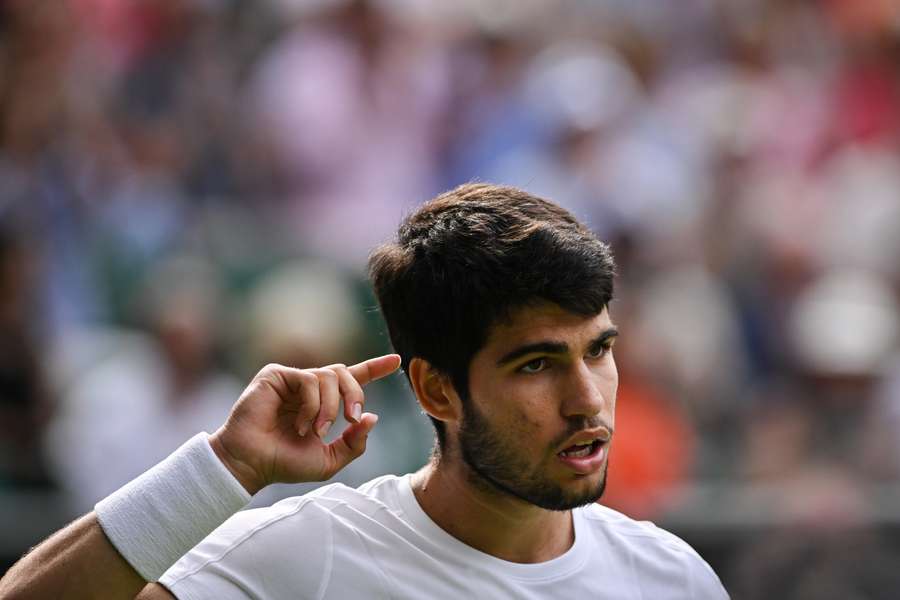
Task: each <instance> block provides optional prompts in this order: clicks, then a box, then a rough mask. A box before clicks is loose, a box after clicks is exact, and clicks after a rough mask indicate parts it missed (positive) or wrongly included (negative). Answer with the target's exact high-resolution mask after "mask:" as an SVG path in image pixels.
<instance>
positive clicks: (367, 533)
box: [160, 475, 728, 600]
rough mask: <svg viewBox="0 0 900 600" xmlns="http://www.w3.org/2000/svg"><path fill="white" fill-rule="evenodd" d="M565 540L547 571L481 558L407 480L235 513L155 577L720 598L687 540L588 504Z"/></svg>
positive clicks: (260, 590) (193, 594) (352, 591)
mask: <svg viewBox="0 0 900 600" xmlns="http://www.w3.org/2000/svg"><path fill="white" fill-rule="evenodd" d="M572 514H573V518H574V525H575V543H574V544H573V545H572V547H571V548H570V549H569V550H568V551H567V552H566V553H565V554H563V555H561V556H559V557H557V558H554V559H553V560H549V561H547V562H542V563H536V564H521V563H513V562H508V561H505V560H501V559H499V558H496V557H494V556H491V555H489V554H485V553H483V552H480V551H478V550H476V549H474V548H472V547H470V546H467V545H466V544H464V543H463V542H461V541H459V540H457V539H456V538H454V537H453V536H451V535H450V534H448V533H447V532H445V531H444V530H443V529H441V528H440V527H439V526H438V525H437V524H436V523H435V522H434V521H432V520H431V518H429V517H428V515H427V514H426V513H425V512H424V511H423V510H422V508H421V507H420V506H419V503H418V501H417V500H416V498H415V496H414V495H413V491H412V487H411V486H410V476H409V475H406V476H403V477H396V476H393V475H386V476H383V477H379V478H377V479H374V480H372V481H370V482H368V483H366V484H364V485H362V486H360V487H359V488H357V489H352V488H348V487H346V486H344V485H342V484H333V485H328V486H325V487H322V488H320V489H318V490H316V491H314V492H312V493H309V494H306V495H305V496H299V497H296V498H289V499H287V500H283V501H281V502H279V503H277V504H275V505H273V506H271V507H269V508H262V509H255V510H247V511H243V512H240V513H238V514H236V515H234V516H233V517H232V518H231V519H229V520H228V521H226V522H225V523H224V524H223V525H222V526H221V527H219V528H218V529H216V530H215V531H214V532H213V533H212V534H211V535H210V536H209V537H207V538H206V539H205V540H204V541H203V542H201V543H200V544H199V545H197V546H196V547H195V548H194V549H193V550H191V551H190V552H189V553H188V554H187V555H185V556H184V557H182V558H181V560H179V561H178V562H177V563H176V564H175V565H174V566H173V567H172V568H170V569H169V570H168V571H167V572H166V573H165V574H164V575H163V577H162V578H161V579H160V583H162V584H163V585H165V586H166V587H167V588H168V589H169V590H170V591H171V592H172V593H173V594H174V595H175V596H176V597H178V598H179V599H180V600H186V599H187V600H191V599H198V600H199V599H201V598H202V599H208V598H216V599H222V600H224V599H228V598H260V599H280V598H285V599H300V598H302V599H316V600H320V599H322V600H324V599H327V600H348V599H356V598H366V599H368V598H384V599H387V598H392V599H401V598H416V599H421V598H428V599H436V598H454V599H458V598H471V599H479V600H480V599H483V598H503V599H508V598H524V599H531V598H541V599H546V598H592V599H593V598H610V599H616V600H630V599H634V600H638V599H648V598H652V599H653V600H666V599H684V600H688V599H692V600H693V599H696V600H711V599H712V600H718V599H723V598H724V599H727V598H728V595H727V594H726V592H725V590H724V588H723V587H722V584H721V583H720V582H719V579H718V577H716V575H715V573H713V571H712V569H711V568H710V567H709V565H708V564H706V562H705V561H704V560H703V559H702V558H700V556H699V555H698V554H697V553H696V552H695V551H694V550H693V549H692V548H691V547H690V546H688V545H687V544H686V543H685V542H683V541H682V540H680V539H679V538H677V537H675V536H674V535H672V534H670V533H668V532H666V531H663V530H662V529H659V528H657V527H655V526H654V525H652V524H650V523H646V522H637V521H633V520H631V519H629V518H628V517H625V516H624V515H622V514H620V513H617V512H615V511H613V510H610V509H608V508H605V507H602V506H599V505H596V504H594V505H590V506H588V507H585V508H580V509H576V510H574V511H572Z"/></svg>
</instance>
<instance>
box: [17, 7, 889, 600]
mask: <svg viewBox="0 0 900 600" xmlns="http://www.w3.org/2000/svg"><path fill="white" fill-rule="evenodd" d="M898 150H900V2H896V1H894V0H882V1H878V2H874V1H873V2H858V1H855V0H679V1H678V2H665V1H661V0H658V1H654V0H569V1H565V0H519V1H516V2H513V1H502V0H482V1H476V0H468V1H464V2H452V3H449V2H439V1H437V0H382V1H378V0H369V1H363V0H315V1H313V0H264V1H259V2H244V1H241V0H135V1H129V2H117V1H115V0H47V1H42V2H31V1H29V0H2V1H0V332H2V334H0V494H3V493H4V492H9V493H15V492H18V491H21V490H53V491H54V493H58V494H60V495H61V496H62V497H63V498H65V499H66V500H65V501H66V506H67V509H66V510H68V511H70V512H69V514H71V515H74V514H77V513H78V512H80V511H84V510H88V509H90V507H91V504H92V503H93V501H95V500H97V499H98V498H99V497H102V496H103V495H105V494H106V493H109V492H110V491H112V490H113V489H115V488H116V487H118V486H119V485H121V484H122V483H124V482H125V481H127V480H128V479H130V478H131V477H133V476H135V475H136V474H138V473H140V472H141V471H143V470H144V469H145V468H147V467H148V466H150V465H152V464H154V463H155V462H156V461H158V460H159V459H161V458H162V457H164V456H165V455H166V454H168V453H169V452H170V451H171V450H173V449H174V448H175V447H177V446H178V445H179V444H180V443H181V442H182V441H183V440H185V439H187V438H188V437H190V435H191V434H193V433H194V432H196V431H198V430H207V431H211V430H212V429H214V428H215V427H217V426H218V424H219V423H221V422H222V420H223V419H224V417H225V415H227V413H228V410H229V407H230V406H231V404H232V403H233V401H234V400H235V399H236V398H237V396H238V395H239V394H240V391H241V387H242V385H243V382H245V381H246V380H247V379H248V377H249V376H251V375H252V374H253V373H254V372H255V371H256V370H257V369H258V368H259V367H260V366H261V365H263V364H264V363H266V362H270V361H278V362H286V363H289V364H293V365H295V366H300V367H304V366H314V365H320V364H328V363H333V362H345V363H351V362H353V361H356V360H359V359H362V358H365V357H367V356H368V355H370V354H372V353H374V352H380V351H382V350H385V349H387V341H386V338H385V333H384V331H383V328H382V325H381V323H380V320H379V316H378V315H377V311H376V310H375V302H374V299H373V298H372V295H371V292H370V291H369V290H368V287H367V285H366V282H365V272H364V269H365V258H366V256H367V253H368V251H369V250H370V249H371V248H372V247H373V246H375V245H376V244H377V243H378V242H379V241H382V240H385V239H387V238H389V237H390V236H391V234H392V232H393V231H394V230H395V228H396V226H397V224H398V223H399V221H400V220H401V218H402V217H403V215H404V214H406V212H407V211H408V210H409V209H410V208H411V207H413V206H415V205H416V204H418V203H420V202H422V201H424V200H425V199H427V198H429V197H431V196H433V195H434V194H436V193H438V192H440V191H443V190H445V189H447V188H449V187H452V186H454V185H457V184H459V183H463V182H467V181H472V180H481V181H490V182H498V183H506V184H512V185H517V186H520V187H523V188H525V189H527V190H529V191H531V192H534V193H537V194H540V195H544V196H546V197H549V198H552V199H554V200H556V201H557V202H559V203H560V204H562V205H564V206H566V207H567V208H569V209H570V210H572V211H573V212H574V213H575V214H576V215H578V216H579V217H580V218H582V219H583V220H585V221H586V222H587V223H588V224H589V225H590V226H591V227H592V228H593V229H594V230H595V231H597V232H598V234H599V235H600V236H601V237H602V238H603V239H605V240H607V241H608V242H609V243H610V244H611V245H612V247H613V250H614V253H615V255H616V258H617V262H618V270H619V280H618V284H617V285H618V287H617V298H616V300H615V301H614V304H613V306H612V316H613V318H614V320H615V321H616V322H617V324H618V325H619V327H620V329H621V331H622V332H623V335H622V339H621V340H620V343H618V344H617V346H616V360H617V363H618V365H619V369H620V373H621V387H620V392H619V403H618V408H617V411H618V415H617V441H616V447H615V450H614V454H613V459H612V467H611V470H610V485H609V488H608V492H607V497H606V499H605V502H606V503H608V504H610V505H611V506H614V507H616V508H619V509H620V510H623V511H625V512H627V513H629V514H631V515H633V516H635V517H639V518H651V519H654V520H657V521H660V522H662V523H666V522H667V519H668V520H669V521H670V522H671V523H674V524H676V525H677V524H678V523H679V522H680V523H692V524H693V529H691V530H690V531H691V532H692V535H695V536H696V540H699V541H695V540H694V539H692V541H695V545H698V546H702V545H703V539H704V538H703V536H704V535H708V536H709V539H713V537H714V536H715V535H716V534H717V532H716V531H713V529H714V527H713V525H714V524H715V523H719V527H722V526H723V525H721V524H722V523H726V524H730V525H728V526H729V527H730V529H727V532H726V533H727V534H728V540H729V543H727V544H725V545H722V546H721V547H722V548H725V547H727V551H725V550H722V552H723V553H722V554H721V556H719V555H716V554H715V552H718V550H716V551H715V552H714V555H712V556H707V559H708V560H709V561H710V562H711V563H712V564H713V565H714V566H716V568H717V569H718V570H719V572H720V574H721V575H722V578H723V581H724V582H725V584H726V587H728V588H729V589H730V590H732V592H733V594H734V595H735V597H736V598H769V597H779V598H817V599H828V598H881V597H885V598H887V597H892V596H891V593H893V592H895V591H896V590H897V589H900V581H898V577H900V574H898V573H896V568H893V567H892V564H896V554H895V553H896V550H897V544H896V539H895V538H896V536H893V537H892V536H891V535H889V532H890V526H891V525H897V524H900V508H897V507H900V503H893V502H892V501H891V500H892V499H893V500H896V499H897V496H896V494H895V495H894V496H892V495H891V490H893V489H895V488H896V487H897V484H898V483H900V310H898V308H900V153H898ZM404 385H405V384H404V382H403V380H402V379H401V378H399V377H394V378H392V380H390V381H388V382H387V383H386V384H384V385H381V386H377V387H376V388H375V389H374V391H373V399H372V400H371V407H372V409H373V410H374V411H375V412H380V413H381V414H382V415H383V417H384V418H383V419H382V420H381V421H380V423H379V425H378V428H377V429H376V432H378V435H377V437H376V438H375V441H374V443H370V444H369V447H370V450H369V452H367V454H366V456H365V457H364V458H363V459H362V460H361V461H360V462H359V464H358V465H355V466H354V467H353V468H351V469H349V470H348V472H347V473H344V474H343V477H344V480H345V481H347V482H348V483H360V482H362V481H364V480H366V479H368V478H369V477H371V476H373V475H375V474H378V473H382V472H387V471H393V472H403V471H408V470H411V469H415V468H416V467H417V466H418V465H419V464H421V463H422V462H423V461H424V460H425V458H426V457H427V453H428V450H429V447H430V432H429V430H428V427H429V426H428V424H427V422H426V421H425V420H424V419H423V418H422V416H421V415H420V414H419V412H418V410H417V408H416V405H415V402H414V401H413V400H412V398H411V396H410V395H409V392H408V390H407V389H406V388H405V387H404ZM294 492H296V489H293V488H292V489H284V490H282V489H276V490H274V491H271V492H270V493H269V496H267V497H266V498H264V499H263V500H260V501H270V500H271V499H272V498H274V497H276V496H278V495H279V494H287V493H294ZM704 499H705V500H704ZM885 499H886V500H885ZM698 507H703V510H702V511H699V512H698ZM679 519H680V520H679ZM704 523H706V527H704ZM718 533H719V534H721V531H719V532H718ZM37 541H38V540H32V542H31V543H35V542H37ZM709 547H710V548H713V547H714V546H713V545H710V546H709ZM719 547H720V546H715V548H719ZM21 550H24V548H22V549H21ZM890 557H893V559H891V558H890ZM13 558H14V557H13ZM892 590H893V592H892Z"/></svg>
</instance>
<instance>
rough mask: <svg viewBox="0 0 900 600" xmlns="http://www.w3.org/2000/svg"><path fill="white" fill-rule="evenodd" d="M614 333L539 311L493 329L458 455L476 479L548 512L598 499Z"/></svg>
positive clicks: (477, 365)
mask: <svg viewBox="0 0 900 600" xmlns="http://www.w3.org/2000/svg"><path fill="white" fill-rule="evenodd" d="M615 335H616V330H615V328H614V327H613V324H612V322H611V321H610V318H609V313H608V311H607V310H606V309H604V310H603V312H601V313H600V314H598V315H596V316H593V317H584V316H581V315H577V314H574V313H570V312H567V311H565V310H563V309H561V308H560V307H559V306H557V305H555V304H549V303H545V304H540V305H538V306H534V307H527V308H523V309H520V310H519V311H517V312H515V313H514V314H513V316H512V319H511V320H510V321H509V322H507V323H501V324H498V325H496V326H494V328H493V329H492V330H491V332H490V335H489V337H488V340H487V343H486V344H485V346H484V347H483V348H482V349H481V350H480V351H479V352H478V353H477V354H476V355H475V357H474V358H473V359H472V363H471V365H470V368H469V401H468V402H467V403H466V404H465V412H464V415H463V418H462V420H461V422H460V425H459V429H458V433H457V440H458V448H459V450H460V454H461V456H462V458H463V460H464V461H465V463H466V464H467V466H468V467H469V468H470V470H471V472H472V475H473V476H474V477H475V478H476V479H480V480H483V481H487V482H488V483H490V484H491V485H492V486H493V487H494V488H496V489H499V490H502V491H503V492H505V493H507V494H510V495H512V496H514V497H516V498H519V499H521V500H524V501H526V502H529V503H531V504H534V505H537V506H540V507H542V508H546V509H550V510H567V509H570V508H574V507H576V506H581V505H584V504H588V503H590V502H593V501H594V500H596V499H597V498H599V497H600V496H601V495H602V493H603V488H604V486H605V484H606V465H607V457H608V451H609V442H610V439H611V437H612V431H613V424H614V411H615V402H616V387H617V385H618V373H617V371H616V365H615V362H614V360H613V356H612V352H611V347H612V342H613V340H614V338H615Z"/></svg>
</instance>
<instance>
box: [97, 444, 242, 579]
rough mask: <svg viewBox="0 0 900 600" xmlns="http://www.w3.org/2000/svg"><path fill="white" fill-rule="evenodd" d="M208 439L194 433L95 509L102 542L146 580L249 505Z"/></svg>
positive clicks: (154, 576)
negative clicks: (105, 539)
mask: <svg viewBox="0 0 900 600" xmlns="http://www.w3.org/2000/svg"><path fill="white" fill-rule="evenodd" d="M209 437H210V436H209V435H208V434H206V433H198V434H197V435H195V436H194V437H192V438H191V439H190V440H188V441H187V442H185V443H184V444H182V446H181V447H180V448H178V450H176V451H175V452H173V453H172V454H170V455H169V456H168V458H166V459H165V460H163V461H162V462H160V463H159V464H157V465H156V466H155V467H153V468H151V469H150V470H148V471H145V472H144V473H143V474H142V475H140V476H139V477H138V478H136V479H134V480H132V481H131V482H129V483H128V484H126V485H125V486H123V487H121V488H119V489H118V490H116V491H115V492H113V493H112V494H110V495H109V496H107V497H106V498H104V499H103V500H101V501H100V502H98V503H97V505H96V506H95V507H94V510H95V511H96V514H97V521H98V522H99V523H100V527H102V528H103V532H104V533H105V534H106V537H107V538H108V539H109V541H110V542H111V543H112V545H113V546H115V548H116V549H117V550H118V552H119V554H121V555H122V556H123V557H124V558H125V560H127V561H128V563H129V564H131V566H132V567H134V569H135V570H136V571H137V572H138V573H140V574H141V576H142V577H143V578H144V579H145V580H147V581H156V580H157V579H158V578H159V577H160V576H162V574H163V573H164V572H165V571H166V569H168V568H169V567H171V566H172V565H173V564H174V563H175V562H176V561H177V560H178V559H179V558H180V557H181V556H183V555H184V554H185V553H187V552H188V551H189V550H190V549H191V548H193V547H194V546H195V545H197V544H198V543H200V541H202V540H203V538H205V537H206V536H207V535H209V534H210V533H211V532H212V531H213V530H214V529H215V528H216V527H218V526H219V525H221V524H222V523H224V522H225V521H226V520H227V519H228V518H229V517H231V516H232V515H233V514H234V513H236V512H237V511H239V510H241V509H242V508H243V507H245V506H246V505H247V503H248V502H249V501H250V494H248V493H247V490H246V489H245V488H244V487H243V485H242V484H241V483H240V481H238V480H237V479H236V478H235V476H234V475H233V474H232V473H231V471H230V470H229V469H228V468H227V467H226V466H225V464H224V463H223V462H222V461H221V460H220V459H219V457H218V456H217V455H216V453H215V452H214V451H213V449H212V446H211V444H210V443H209Z"/></svg>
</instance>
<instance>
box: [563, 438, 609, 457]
mask: <svg viewBox="0 0 900 600" xmlns="http://www.w3.org/2000/svg"><path fill="white" fill-rule="evenodd" d="M601 444H602V442H601V441H600V440H593V441H591V442H584V443H581V444H572V445H571V446H569V447H568V448H566V449H565V450H563V451H562V452H560V453H559V456H560V457H561V458H586V457H588V456H591V455H592V454H594V453H596V452H597V450H599V449H600V446H601Z"/></svg>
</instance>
